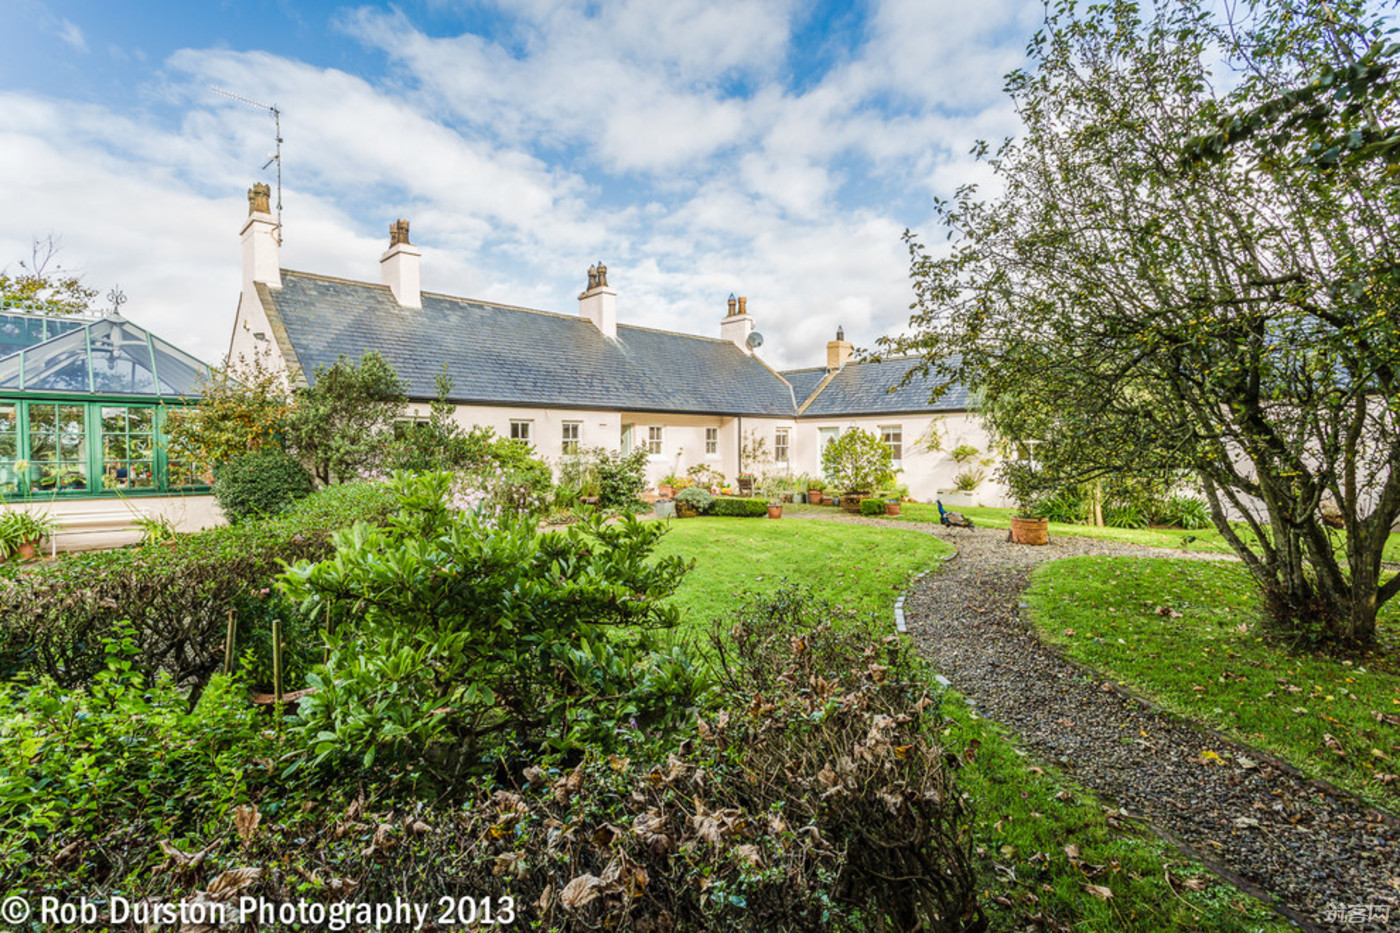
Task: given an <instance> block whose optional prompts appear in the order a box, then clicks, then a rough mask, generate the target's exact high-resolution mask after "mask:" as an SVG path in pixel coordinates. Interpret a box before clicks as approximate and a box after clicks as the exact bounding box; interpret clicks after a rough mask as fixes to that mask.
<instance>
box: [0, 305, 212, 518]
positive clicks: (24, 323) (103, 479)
mask: <svg viewBox="0 0 1400 933" xmlns="http://www.w3.org/2000/svg"><path fill="white" fill-rule="evenodd" d="M0 354H4V355H2V356H0V495H3V497H4V498H7V499H13V498H28V499H39V498H44V499H52V500H59V499H70V498H94V497H118V496H123V495H128V494H131V495H146V496H149V495H162V494H164V495H169V494H177V495H178V494H185V493H200V492H206V491H207V489H208V476H207V474H206V471H205V470H204V468H203V467H202V466H200V465H198V464H193V463H187V462H178V461H172V460H170V458H169V456H168V449H167V444H166V437H165V433H164V427H165V419H166V415H167V413H168V412H169V411H170V410H171V408H172V407H175V406H182V405H187V404H190V403H192V402H194V401H196V400H197V399H198V396H199V392H200V387H201V385H202V382H203V379H204V377H206V376H207V375H208V374H209V367H208V366H207V365H206V364H204V363H201V362H200V361H199V360H197V359H195V358H194V357H192V356H190V355H189V354H188V353H185V352H184V351H182V350H180V349H178V348H176V347H174V346H172V345H170V344H169V343H166V342H165V341H164V340H161V339H160V338H159V337H156V336H154V335H153V334H151V333H150V332H149V331H147V330H145V329H144V328H141V327H138V326H137V325H135V324H133V323H131V322H130V321H128V320H126V319H125V318H123V317H121V316H120V315H119V314H116V313H115V312H114V313H111V314H108V315H106V316H105V317H101V318H95V319H94V318H77V317H72V316H65V317H56V316H51V315H43V314H36V313H32V312H22V311H4V312H0Z"/></svg>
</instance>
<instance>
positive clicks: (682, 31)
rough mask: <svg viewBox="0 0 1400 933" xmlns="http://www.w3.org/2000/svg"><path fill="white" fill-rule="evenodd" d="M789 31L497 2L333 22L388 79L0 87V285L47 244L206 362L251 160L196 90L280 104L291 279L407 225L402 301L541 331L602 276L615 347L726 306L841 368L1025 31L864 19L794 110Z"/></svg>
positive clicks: (902, 281)
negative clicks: (500, 22) (495, 308)
mask: <svg viewBox="0 0 1400 933" xmlns="http://www.w3.org/2000/svg"><path fill="white" fill-rule="evenodd" d="M796 9H797V8H796V6H795V5H794V4H792V3H772V2H763V0H752V2H749V0H711V2H705V0H677V2H674V3H669V4H657V3H654V2H648V0H622V2H619V3H613V4H603V5H599V4H596V3H583V2H578V3H564V4H555V3H545V2H525V3H518V4H517V3H511V4H505V3H502V4H501V5H500V14H501V15H502V16H503V17H505V18H506V19H507V20H508V22H509V23H510V31H509V33H508V34H505V35H502V36H499V37H498V38H497V39H496V40H495V41H492V40H488V39H485V38H482V37H479V36H474V35H462V36H455V37H446V38H442V37H437V36H431V35H428V34H427V33H426V32H425V31H424V30H423V29H420V28H419V27H418V26H417V25H416V24H415V23H414V22H413V21H412V20H411V19H410V18H409V17H408V16H407V15H406V14H404V13H401V12H392V13H385V12H380V11H374V10H358V11H355V12H352V13H349V14H347V15H345V16H344V17H343V18H342V19H341V20H340V21H339V25H340V27H341V28H342V29H343V30H345V31H346V32H348V33H349V34H350V35H352V36H354V37H356V38H358V39H359V40H360V41H362V42H363V43H364V44H365V45H366V46H367V47H368V48H369V49H371V50H372V51H373V50H379V51H382V52H383V53H385V54H387V55H388V57H389V60H390V61H391V62H392V68H391V70H390V72H389V74H387V75H377V74H375V73H374V69H373V68H372V67H369V68H366V69H365V70H362V71H359V72H357V73H351V72H350V71H347V70H341V69H336V68H326V67H321V66H318V65H314V64H310V63H308V62H305V61H298V60H293V59H290V58H286V57H282V56H278V55H274V54H271V53H267V52H258V51H251V52H249V51H231V50H226V49H185V50H182V51H179V52H177V53H175V54H174V55H172V56H170V57H169V58H168V59H167V60H166V61H165V62H164V63H163V67H162V70H161V71H160V72H159V73H158V74H156V75H153V76H152V86H151V87H150V88H149V89H148V92H149V94H153V95H155V96H156V97H157V98H158V100H159V102H160V103H161V104H162V106H163V108H164V109H157V110H155V111H152V112H138V111H135V110H127V109H124V108H115V107H106V108H104V107H97V106H88V105H81V104H76V103H74V102H72V101H64V100H46V99H43V98H39V97H36V96H35V95H32V94H26V93H18V92H12V93H6V92H4V91H3V90H0V110H2V111H3V112H5V113H6V114H7V120H6V122H5V124H4V125H3V127H0V179H3V180H0V200H3V201H4V203H6V205H7V209H8V215H7V218H6V219H7V223H6V224H5V225H4V227H3V232H0V265H2V264H3V263H4V262H5V261H6V260H10V259H17V258H20V257H22V256H25V255H27V253H28V248H29V237H30V236H31V235H41V236H42V235H44V234H47V233H48V232H50V231H53V232H56V233H59V234H62V235H63V237H64V239H65V242H66V249H65V254H64V256H63V259H64V260H65V261H66V262H67V263H68V264H70V265H78V266H82V267H85V269H86V271H87V274H88V280H89V282H90V283H92V284H93V285H95V286H99V287H101V288H102V289H103V291H104V292H105V290H106V288H107V287H108V286H109V285H110V284H111V283H113V282H120V283H121V284H122V286H123V288H124V289H125V290H126V292H127V294H128V295H129V296H130V298H131V301H130V303H129V304H128V305H127V308H126V311H127V313H128V314H129V316H130V317H132V318H133V319H135V320H136V321H137V322H138V323H141V324H144V325H146V326H149V327H151V328H152V329H153V330H155V331H156V332H158V333H160V334H161V335H162V336H164V337H166V338H167V339H170V340H172V341H173V342H175V343H177V344H180V345H183V346H185V347H187V348H188V349H190V350H191V351H193V352H195V353H197V354H198V355H201V356H204V357H205V358H208V359H216V358H217V357H219V356H220V355H221V354H222V353H223V350H224V347H225V346H226V344H227V339H228V333H229V328H230V327H231V324H232V316H233V310H234V306H235V302H236V298H237V289H238V281H239V269H238V261H239V258H238V257H239V249H238V241H237V232H238V228H239V225H240V222H241V220H242V217H243V216H244V214H245V212H246V204H245V202H244V201H243V197H242V192H243V189H244V188H246V187H247V185H248V184H249V183H251V182H252V181H254V180H257V179H259V178H264V177H266V175H263V174H260V173H259V171H258V169H259V166H261V165H262V163H263V162H264V161H265V159H266V158H267V155H268V153H269V152H270V151H271V149H272V146H273V141H272V121H271V118H270V116H269V115H267V114H265V113H260V112H258V111H257V110H255V109H253V108H251V107H246V106H244V105H241V104H236V103H234V102H232V101H228V100H226V99H224V98H220V97H217V96H214V95H212V94H210V93H209V90H208V88H209V86H210V85H218V86H222V87H227V88H230V89H232V90H234V91H236V92H238V93H240V94H244V95H247V96H249V97H251V98H254V99H257V100H263V101H267V102H269V103H276V104H277V105H279V106H280V107H281V108H282V112H283V125H282V131H283V136H284V137H285V140H286V142H285V146H284V150H283V155H284V160H285V161H284V166H283V168H284V183H285V186H286V187H285V192H284V202H285V222H286V245H285V248H284V251H283V264H284V265H285V266H287V267H289V268H298V269H305V270H310V271H316V272H322V273H326V274H330V275H340V276H346V277H349V278H357V279H364V280H369V281H374V280H376V279H377V278H378V274H379V273H378V263H377V259H378V256H379V253H380V251H381V250H382V249H383V246H384V244H385V242H386V228H387V225H388V224H389V223H390V222H391V221H392V220H394V219H396V218H398V217H408V218H409V219H410V220H411V221H412V222H413V231H414V241H415V242H416V243H418V244H420V246H421V247H422V249H423V251H424V259H423V283H424V287H425V288H426V289H428V290H431V291H438V292H446V293H449V294H463V295H470V296H474V297H481V298H486V299H491V300H497V301H503V302H507V303H511V304H519V305H526V306H532V307H542V308H546V309H549V310H557V311H566V312H567V311H571V310H573V309H574V297H575V296H576V295H577V293H578V291H579V290H580V288H581V286H582V285H583V277H584V271H585V270H586V268H587V267H588V265H590V264H591V263H593V262H596V261H598V260H599V259H602V260H604V261H606V262H607V263H608V265H609V267H610V270H611V275H610V278H611V279H612V281H613V282H614V284H615V285H617V286H618V288H619V291H620V293H621V294H620V298H619V311H620V315H621V318H622V320H623V321H624V322H628V323H637V324H643V325H648V326H654V327H662V328H668V329H678V330H688V331H692V332H696V333H702V334H708V335H715V336H717V335H718V330H719V319H720V318H721V317H722V316H723V314H724V310H725V306H724V301H725V298H726V297H727V296H728V295H729V293H730V292H734V293H737V294H743V295H746V296H748V297H749V298H750V309H751V311H752V313H753V314H754V316H755V318H756V321H757V324H758V327H759V329H760V330H761V331H763V332H764V333H765V336H766V337H767V342H766V343H765V345H764V355H765V358H767V359H768V360H769V361H770V362H773V363H775V364H777V365H791V366H802V365H816V364H818V363H820V362H822V361H823V360H824V358H825V357H824V350H823V348H824V345H825V343H826V341H827V340H829V339H831V338H832V336H833V335H834V332H835V330H836V327H837V326H838V325H844V326H845V328H846V332H847V336H848V337H849V338H850V339H851V340H853V341H854V342H855V343H856V344H857V345H860V346H866V347H869V346H872V345H873V343H874V340H875V338H876V337H878V336H879V335H881V334H883V333H889V332H893V331H897V330H898V329H899V328H900V327H902V325H903V322H904V321H905V319H906V317H907V313H908V312H907V307H908V303H909V286H908V283H907V278H906V275H907V255H906V253H905V250H904V246H903V244H902V242H901V240H900V234H901V232H902V231H903V229H904V228H905V227H906V226H912V227H915V228H922V229H923V232H924V233H925V234H926V235H928V234H933V233H934V231H932V230H930V229H929V227H928V224H929V217H930V214H931V211H930V201H929V197H930V195H931V194H933V193H940V194H943V195H947V194H950V193H951V191H952V189H953V188H954V187H956V185H958V184H960V183H962V182H963V181H964V180H967V179H968V178H972V177H979V175H978V173H979V172H980V173H985V169H984V168H981V167H979V166H977V165H976V164H975V163H973V162H971V160H969V158H968V157H967V155H966V153H967V152H968V149H969V148H970V147H971V145H972V142H973V141H974V140H975V139H977V138H979V137H985V138H990V139H997V138H999V137H1000V136H1002V135H1004V134H1005V133H1006V132H1008V131H1010V130H1011V128H1012V127H1014V125H1015V122H1014V114H1012V113H1011V111H1010V110H1009V108H1008V107H1007V105H1006V103H1005V101H1004V100H1003V99H1002V98H1001V96H1000V93H999V88H1000V85H1001V74H1002V72H1004V71H1005V70H1006V69H1007V68H1008V67H1010V66H1011V65H1013V64H1015V63H1016V62H1017V61H1018V60H1019V54H1020V49H1021V47H1022V46H1023V45H1024V42H1025V39H1026V37H1027V36H1028V35H1029V33H1030V31H1031V28H1032V26H1033V21H1034V17H1036V16H1038V15H1039V13H1038V11H1039V9H1040V8H1039V7H1038V6H1035V5H1033V4H1020V3H1010V2H1008V0H994V2H993V3H991V4H988V5H986V6H977V7H964V6H959V5H954V4H952V3H950V2H947V0H939V2H937V3H919V2H915V0H886V2H882V3H879V4H877V5H876V6H875V7H874V8H873V12H872V16H871V20H870V23H869V24H868V28H867V29H866V30H865V36H866V38H865V40H864V44H862V45H859V46H856V47H853V48H850V49H849V50H846V54H843V55H839V56H836V60H837V62H838V63H837V64H836V65H835V66H833V67H832V68H831V69H830V71H828V72H827V73H826V74H824V75H821V76H818V77H817V78H816V79H815V80H813V81H810V82H808V83H806V84H804V86H803V89H802V90H800V91H798V90H794V89H792V88H790V87H788V86H787V85H786V84H785V83H784V80H785V74H784V68H786V67H787V65H786V64H785V62H786V61H787V57H788V49H789V41H790V37H791V33H792V26H791V19H792V17H793V16H794V15H795V11H796ZM1028 23H1029V24H1031V25H1027V24H1028ZM853 41H854V40H853ZM347 67H348V66H347ZM739 87H742V88H745V91H744V92H743V93H739V92H737V91H736V90H734V89H735V88H739ZM268 174H270V173H268ZM887 194H892V195H894V197H893V198H892V203H885V202H884V200H883V198H884V197H885V196H886V195H887ZM893 202H898V203H893ZM909 205H913V206H912V207H910V206H909ZM926 238H928V239H932V238H933V237H931V236H926Z"/></svg>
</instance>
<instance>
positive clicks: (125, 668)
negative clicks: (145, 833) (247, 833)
mask: <svg viewBox="0 0 1400 933" xmlns="http://www.w3.org/2000/svg"><path fill="white" fill-rule="evenodd" d="M114 635H115V636H116V637H114V638H109V639H107V640H106V641H105V642H104V644H102V645H100V646H99V649H100V650H101V651H102V652H103V656H104V666H103V669H102V670H101V671H100V672H99V673H98V674H97V676H96V677H95V678H94V679H93V682H92V685H91V687H90V688H80V689H64V688H61V687H59V686H57V685H56V684H55V683H54V682H53V681H52V680H49V679H47V678H41V679H39V680H37V681H34V682H32V683H28V684H20V683H13V682H12V683H3V684H0V825H4V826H5V827H6V832H5V833H4V834H2V835H3V839H0V873H5V872H4V869H5V868H12V867H14V863H15V862H16V861H19V862H21V863H22V862H23V861H25V860H27V859H30V858H32V857H33V856H32V855H30V854H28V850H30V848H31V847H32V846H34V845H35V844H37V843H42V842H45V841H50V840H54V839H57V840H61V842H60V843H59V845H60V846H61V845H62V844H63V843H65V842H67V841H69V840H72V839H79V840H83V841H84V842H85V843H86V844H89V845H91V844H93V843H95V842H96V841H97V840H100V839H102V838H103V837H104V836H106V835H107V833H108V832H109V831H110V830H112V829H113V828H115V827H117V826H120V825H121V824H123V823H126V822H128V821H134V820H137V819H140V820H148V821H154V822H155V823H156V824H157V825H159V824H160V823H161V822H163V821H165V822H173V821H178V820H182V819H184V820H192V818H202V816H203V815H204V814H205V813H207V812H208V810H209V809H210V807H211V806H212V805H216V804H218V803H221V802H224V801H228V800H230V799H232V800H234V801H237V800H239V799H240V798H242V797H243V796H244V795H245V794H246V790H247V787H248V785H249V784H250V783H253V782H257V781H258V780H259V772H260V771H261V774H262V777H263V779H266V777H267V775H266V771H264V770H262V769H256V768H249V767H247V766H248V764H249V759H250V758H253V757H257V756H258V755H259V754H265V755H275V754H277V751H276V749H275V746H273V745H272V743H271V741H269V740H267V739H264V738H263V737H262V735H261V730H262V725H261V724H260V723H259V722H258V721H257V718H258V717H257V714H256V713H255V712H254V711H253V709H252V708H251V707H250V706H249V705H248V702H247V700H246V699H245V697H244V693H243V690H242V688H240V687H236V686H235V685H234V684H232V683H231V682H230V681H228V680H226V679H224V678H215V680H214V681H213V682H212V683H211V684H210V686H209V688H208V689H206V690H205V691H204V692H203V694H202V695H201V696H200V699H199V702H198V703H197V704H196V705H195V707H194V709H193V710H191V709H190V702H189V699H188V698H187V697H186V696H185V695H184V693H183V692H182V691H181V690H179V689H178V688H177V687H176V686H175V685H174V684H173V683H172V682H171V681H170V680H169V679H168V678H165V677H160V678H157V679H156V680H153V681H152V680H149V679H147V678H146V677H144V676H143V675H142V674H140V673H139V672H138V671H137V670H136V666H135V664H134V663H133V662H134V661H135V659H136V658H137V657H139V654H140V648H139V647H138V645H137V641H136V639H135V637H134V636H133V634H132V633H131V632H130V631H129V630H127V631H122V630H118V631H116V632H114ZM125 828H126V831H127V832H131V831H132V830H133V829H134V828H135V826H133V825H128V826H127V827H125ZM159 838H164V836H163V835H162V836H160V837H159Z"/></svg>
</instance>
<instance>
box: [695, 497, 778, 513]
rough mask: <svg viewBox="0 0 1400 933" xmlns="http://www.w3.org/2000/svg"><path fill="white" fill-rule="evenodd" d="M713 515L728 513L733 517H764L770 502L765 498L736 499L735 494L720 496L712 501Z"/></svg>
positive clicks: (710, 509) (711, 510) (710, 511)
mask: <svg viewBox="0 0 1400 933" xmlns="http://www.w3.org/2000/svg"><path fill="white" fill-rule="evenodd" d="M709 513H710V514H711V515H727V516H729V517H731V518H763V517H764V516H766V515H767V514H768V503H767V502H766V501H764V500H763V499H736V498H734V497H733V496H720V497H719V498H717V499H715V500H714V502H713V503H711V505H710V508H709Z"/></svg>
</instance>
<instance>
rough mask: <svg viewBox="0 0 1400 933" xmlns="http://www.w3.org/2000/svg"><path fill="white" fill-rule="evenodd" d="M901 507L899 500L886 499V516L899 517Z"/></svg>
mask: <svg viewBox="0 0 1400 933" xmlns="http://www.w3.org/2000/svg"><path fill="white" fill-rule="evenodd" d="M899 506H900V502H899V500H898V499H886V500H885V514H886V515H898V514H899Z"/></svg>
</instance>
